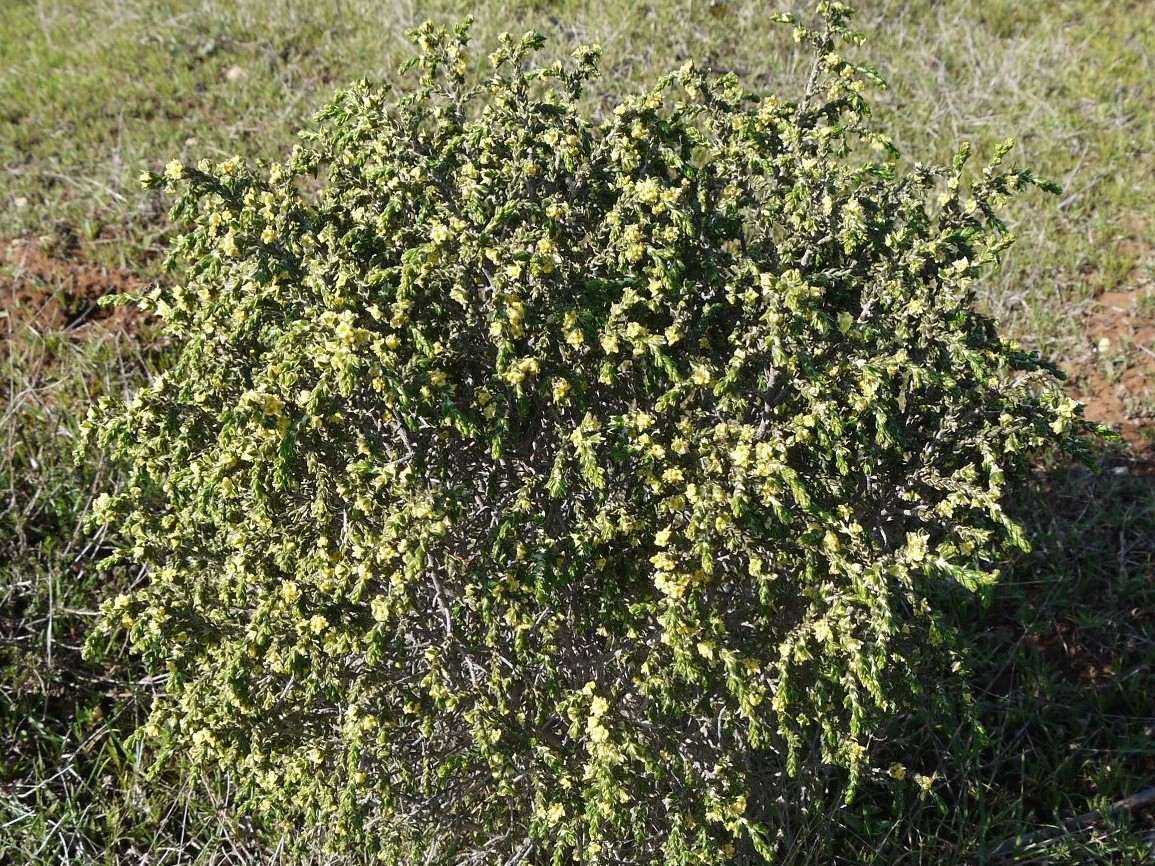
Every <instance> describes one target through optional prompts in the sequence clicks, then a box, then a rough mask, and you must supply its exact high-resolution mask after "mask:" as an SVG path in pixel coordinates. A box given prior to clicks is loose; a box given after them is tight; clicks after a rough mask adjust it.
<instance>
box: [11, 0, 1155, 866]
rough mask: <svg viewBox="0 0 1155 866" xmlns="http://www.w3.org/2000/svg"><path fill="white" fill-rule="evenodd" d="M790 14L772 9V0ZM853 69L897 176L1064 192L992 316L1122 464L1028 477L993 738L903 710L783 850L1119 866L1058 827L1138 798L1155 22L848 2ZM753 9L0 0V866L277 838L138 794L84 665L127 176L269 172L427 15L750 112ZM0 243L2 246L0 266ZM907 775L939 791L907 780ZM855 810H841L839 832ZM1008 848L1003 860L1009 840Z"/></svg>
mask: <svg viewBox="0 0 1155 866" xmlns="http://www.w3.org/2000/svg"><path fill="white" fill-rule="evenodd" d="M781 5H787V6H788V5H790V4H781ZM862 6H863V7H864V8H863V10H862V15H861V16H860V19H859V25H860V27H861V28H862V29H863V30H865V31H866V32H867V33H868V35H869V37H870V39H869V41H868V43H867V45H866V46H865V48H864V49H862V53H863V54H864V56H866V57H869V58H870V59H872V60H873V61H874V62H875V63H876V64H877V65H878V66H879V67H880V68H881V71H882V72H883V73H884V75H885V77H886V78H887V79H888V80H889V81H890V82H891V85H892V87H891V89H890V90H889V91H888V92H887V93H885V94H881V95H879V96H878V98H877V100H876V111H877V114H878V116H879V120H880V121H881V122H882V123H883V124H884V125H886V126H887V127H888V128H890V129H891V130H892V131H893V133H894V134H895V136H896V139H897V141H898V143H899V145H900V147H901V148H902V150H903V152H904V153H905V154H906V156H907V158H908V159H910V160H911V161H914V160H922V161H932V160H936V161H941V160H945V159H949V157H950V156H951V154H952V153H953V151H954V149H955V147H956V146H957V144H958V143H959V142H960V141H962V140H970V141H972V142H973V143H974V144H975V148H976V151H977V152H978V154H979V155H980V156H981V155H984V154H987V153H989V152H990V151H991V149H992V148H993V146H994V144H995V143H997V142H999V141H1002V140H1003V139H1005V138H1008V137H1014V138H1016V139H1017V140H1018V141H1019V142H1020V147H1019V150H1018V151H1017V153H1018V154H1019V157H1020V158H1021V159H1022V161H1024V162H1025V163H1027V164H1029V165H1031V166H1032V167H1033V168H1035V169H1036V170H1037V171H1039V172H1040V173H1042V174H1044V175H1047V176H1049V177H1051V178H1053V179H1055V180H1057V181H1059V182H1060V183H1062V184H1063V186H1064V193H1063V194H1062V195H1061V196H1059V197H1057V198H1054V199H1046V198H1045V197H1043V196H1041V195H1038V194H1033V195H1032V196H1029V197H1027V198H1024V199H1022V200H1020V201H1018V202H1016V203H1014V204H1013V205H1012V207H1011V211H1010V222H1011V224H1012V226H1013V227H1014V228H1015V230H1016V231H1017V232H1018V233H1019V234H1020V235H1021V238H1022V240H1021V243H1020V244H1019V246H1018V247H1017V248H1016V250H1015V251H1014V252H1013V254H1012V255H1011V256H1010V257H1009V258H1008V260H1007V263H1006V266H1005V268H1004V270H1003V272H1002V273H1001V274H1000V275H999V276H998V277H997V279H995V280H993V281H992V282H991V283H990V284H989V285H988V286H986V287H985V294H984V302H985V303H986V304H987V305H988V306H989V307H990V309H991V310H992V311H993V312H994V313H995V314H996V315H998V316H999V318H1000V319H1001V320H1002V321H1003V322H1004V325H1005V327H1006V328H1007V330H1008V331H1009V332H1011V333H1013V334H1014V335H1015V336H1016V337H1017V338H1018V339H1020V340H1021V341H1022V342H1024V343H1026V344H1028V345H1030V346H1032V347H1037V348H1039V349H1041V350H1043V351H1044V352H1046V353H1047V354H1049V355H1051V356H1052V357H1055V358H1057V359H1059V360H1060V361H1061V362H1062V363H1063V365H1064V366H1065V367H1066V368H1067V369H1068V371H1069V372H1070V373H1071V374H1072V389H1073V390H1074V391H1075V392H1076V393H1079V394H1081V395H1082V396H1084V397H1085V398H1086V399H1087V400H1088V405H1089V406H1090V410H1091V414H1092V415H1094V416H1095V417H1097V418H1099V419H1101V420H1106V421H1108V422H1110V423H1113V424H1115V425H1116V426H1118V427H1119V428H1120V429H1121V430H1122V431H1123V432H1124V434H1125V435H1126V436H1127V437H1128V439H1129V440H1130V441H1131V442H1132V443H1133V444H1134V445H1135V446H1137V450H1135V451H1132V452H1120V453H1118V454H1114V455H1108V456H1107V458H1106V466H1107V471H1106V472H1105V473H1104V474H1102V475H1100V476H1092V475H1089V474H1087V473H1086V472H1085V471H1082V470H1079V469H1076V468H1070V467H1064V466H1055V467H1047V468H1041V469H1040V474H1039V482H1038V484H1037V485H1036V487H1035V489H1034V490H1032V491H1031V492H1029V493H1028V494H1027V496H1026V497H1025V498H1024V500H1023V502H1022V503H1020V508H1021V513H1022V514H1023V517H1024V520H1025V521H1026V523H1027V525H1028V526H1029V528H1030V529H1031V532H1032V535H1033V538H1034V539H1035V542H1036V552H1035V553H1034V554H1033V555H1032V556H1030V557H1025V558H1023V559H1021V560H1020V561H1017V562H1014V563H1011V564H1009V566H1008V569H1007V579H1006V581H1005V582H1004V584H1003V586H1002V587H1001V588H1000V590H999V591H998V592H997V593H996V595H995V597H994V598H993V599H992V601H991V603H990V605H989V606H987V607H986V608H984V609H978V608H976V609H975V610H974V611H972V612H970V614H971V625H970V627H971V628H972V629H973V631H974V634H975V636H976V642H975V649H974V658H973V660H972V669H973V677H974V684H975V689H976V694H977V696H978V699H979V700H980V703H981V709H982V715H983V718H984V720H985V723H986V726H987V730H988V734H989V737H988V740H987V741H986V742H962V741H961V740H960V738H959V736H958V735H957V734H956V733H955V732H952V731H943V730H935V729H933V728H930V727H926V726H923V725H921V724H920V722H919V720H918V719H906V720H902V721H901V723H900V724H898V725H896V726H895V728H894V730H892V731H887V732H881V735H882V736H884V737H885V739H886V740H887V742H886V744H885V746H884V748H886V749H889V750H890V751H891V752H892V757H893V759H894V761H895V762H896V763H902V764H903V765H904V766H905V767H907V768H908V770H907V773H908V777H907V779H906V780H904V781H903V782H901V783H899V782H897V781H896V780H894V779H882V780H879V782H878V784H877V785H876V786H875V787H873V788H871V787H868V789H867V791H866V792H865V793H864V794H863V798H862V801H861V802H860V803H859V809H858V811H857V813H856V814H857V817H855V818H854V819H853V820H851V819H849V818H848V819H847V821H846V830H845V833H844V834H843V835H841V836H839V837H838V838H836V839H828V840H827V844H825V845H823V844H820V843H819V842H818V840H816V839H814V838H811V837H808V836H807V834H805V833H801V834H800V836H799V839H798V844H797V846H796V847H797V851H796V856H797V862H831V861H832V860H834V861H836V862H848V863H855V862H867V861H868V860H870V859H871V858H872V857H873V859H874V860H875V862H879V863H899V862H909V863H970V862H976V863H977V862H992V863H993V862H1040V863H1044V862H1045V863H1071V864H1082V863H1095V862H1103V863H1130V862H1144V861H1145V858H1148V857H1149V856H1150V855H1149V850H1150V849H1149V847H1148V842H1147V841H1146V840H1147V839H1148V838H1150V836H1151V830H1152V822H1151V819H1150V817H1149V814H1148V813H1147V812H1145V811H1144V810H1143V809H1135V810H1131V811H1127V810H1122V811H1117V812H1112V813H1110V814H1109V815H1107V816H1106V817H1104V818H1102V819H1096V820H1087V821H1083V822H1081V823H1080V822H1079V821H1078V819H1079V817H1080V816H1084V815H1086V814H1088V813H1091V812H1093V811H1095V810H1100V809H1103V808H1104V807H1106V806H1108V805H1110V804H1111V803H1114V802H1116V801H1118V800H1120V799H1122V798H1125V797H1127V796H1129V795H1132V794H1135V793H1136V792H1140V791H1143V790H1146V789H1148V788H1150V787H1151V786H1152V785H1155V745H1153V743H1155V709H1153V707H1155V700H1152V675H1151V671H1152V664H1153V663H1155V613H1153V612H1155V562H1153V557H1155V474H1153V471H1152V466H1153V464H1152V463H1151V462H1150V460H1149V446H1150V445H1151V443H1152V439H1151V436H1150V431H1151V430H1152V429H1153V428H1152V426H1151V420H1152V418H1153V417H1155V402H1153V401H1152V398H1151V392H1150V388H1151V385H1152V382H1153V381H1155V355H1153V354H1151V353H1152V351H1153V350H1155V289H1153V283H1152V278H1151V273H1152V267H1153V266H1155V219H1153V218H1152V217H1151V215H1150V204H1149V203H1150V202H1151V201H1155V153H1153V150H1152V144H1151V142H1153V141H1155V76H1152V68H1151V67H1152V52H1153V51H1155V3H1152V2H1149V0H1133V2H1124V0H1071V2H1067V3H1060V4H1023V3H1018V2H1014V0H972V2H964V0H941V2H931V0H879V2H865V0H864V2H863V3H862ZM768 11H769V9H768V8H767V7H764V6H763V5H762V4H761V3H756V2H746V0H730V2H726V0H651V2H648V3H621V2H612V3H611V2H608V0H593V2H589V3H585V4H578V3H574V2H570V0H556V2H550V0H505V2H501V0H493V2H489V3H478V4H475V5H473V6H471V7H468V8H467V6H466V5H465V4H463V3H460V2H456V3H455V2H449V0H434V2H430V3H423V4H420V5H418V4H416V3H413V2H398V3H392V4H382V3H378V2H371V0H317V2H313V3H309V4H296V3H291V2H288V0H234V2H230V3H225V2H216V0H205V2H201V3H196V4H190V3H185V2H178V0H134V2H128V0H72V2H68V3H61V2H49V0H39V2H33V0H12V2H7V3H3V4H0V169H2V170H0V756H2V760H3V764H2V765H0V863H3V862H9V863H13V864H24V863H34V864H35V863H44V864H49V863H116V862H141V861H142V860H143V859H144V858H145V857H146V855H147V857H148V858H149V859H148V862H150V863H153V864H156V863H182V864H183V863H194V862H195V863H226V862H227V863H238V864H240V863H243V864H255V863H268V862H278V861H279V860H280V855H279V853H278V849H277V848H276V839H275V838H270V837H268V836H267V834H262V833H261V832H260V828H254V827H250V826H248V825H247V824H246V823H245V821H244V819H243V818H240V817H236V816H235V815H234V814H233V812H232V811H231V810H230V809H229V806H228V804H229V796H230V793H229V788H228V780H227V779H225V780H193V781H189V780H187V779H182V778H181V776H180V774H179V773H176V772H162V773H160V774H159V775H158V776H156V777H155V778H151V779H143V778H142V777H141V776H140V774H139V770H140V767H141V766H143V765H144V764H145V763H147V758H148V756H147V754H145V753H144V752H143V751H142V747H141V746H139V745H137V744H135V743H134V742H133V741H132V740H130V739H129V735H130V733H131V731H132V730H133V729H134V727H135V725H136V724H137V722H138V721H139V720H140V718H141V717H142V714H143V713H144V712H146V711H147V707H148V703H149V700H150V695H151V689H152V688H153V687H154V683H153V682H152V681H151V680H150V679H149V677H148V672H147V671H145V670H142V669H140V668H139V666H138V665H137V664H136V663H135V662H134V661H133V660H132V659H131V658H129V657H126V656H125V655H124V654H123V652H122V647H120V646H119V645H110V646H108V647H106V648H105V651H104V652H103V653H102V654H101V656H100V657H99V658H96V659H93V660H91V661H89V662H85V661H82V660H81V658H80V655H79V647H80V645H81V644H82V643H83V640H84V635H85V633H86V631H87V629H88V626H89V624H90V623H91V621H92V611H93V609H94V607H95V605H96V604H97V603H98V601H99V599H100V598H102V597H104V596H106V595H108V594H110V593H111V592H114V591H115V590H116V589H117V588H118V587H120V586H123V585H124V584H126V583H128V582H131V581H133V580H136V579H138V577H139V576H138V575H135V574H132V573H127V572H125V573H112V574H105V573H99V572H97V571H96V570H95V563H96V562H97V561H98V560H99V559H100V557H101V551H102V548H103V547H104V544H105V542H104V539H102V538H101V537H100V535H99V534H94V533H93V532H91V531H89V530H87V529H85V528H84V525H83V518H84V515H85V513H86V512H87V510H88V508H89V504H90V502H91V500H92V498H93V496H94V495H95V494H94V491H96V490H97V489H107V487H108V486H109V485H115V484H117V483H119V481H118V479H117V478H116V477H114V476H112V475H111V474H110V471H109V470H108V469H107V468H106V467H102V466H94V465H82V466H80V467H76V466H74V465H73V463H72V461H71V458H70V453H71V448H72V441H73V438H74V436H75V433H76V430H77V426H78V424H79V421H80V419H81V418H82V417H83V415H84V412H85V407H86V406H87V404H88V403H89V402H91V401H92V400H93V399H94V398H95V397H96V396H98V395H101V394H111V395H118V394H123V393H125V392H126V391H127V390H129V389H131V388H132V386H133V384H134V383H136V382H140V381H142V380H143V378H144V377H147V376H148V374H149V371H150V370H153V369H155V368H156V366H157V365H159V364H163V362H164V347H163V346H160V345H157V344H156V343H155V341H154V340H152V339H151V336H150V331H149V326H148V323H140V322H134V321H132V320H130V319H128V318H125V317H113V318H107V319H98V318H97V315H98V314H97V312H96V311H95V310H94V309H93V307H92V303H91V302H92V300H93V299H94V298H95V297H96V296H97V295H99V294H102V293H104V292H107V291H109V290H115V289H118V288H131V287H134V286H137V285H140V284H141V283H142V282H144V281H147V280H149V279H152V278H155V277H156V276H157V274H158V273H159V267H158V265H159V258H160V254H161V251H162V248H163V245H164V241H165V237H166V234H167V232H168V230H169V229H168V226H167V223H166V221H165V218H164V207H165V205H164V203H163V202H162V201H160V200H158V199H155V198H153V197H151V196H149V195H146V194H143V193H141V192H139V191H138V188H137V186H136V176H137V175H138V174H139V172H140V170H141V169H142V168H145V167H149V168H153V169H157V168H159V167H160V166H162V165H163V164H164V162H166V161H167V160H168V159H170V158H172V157H174V156H178V157H182V158H185V159H190V160H194V161H195V159H197V158H200V157H202V156H207V157H210V158H216V157H221V156H224V155H231V154H233V153H242V154H244V155H246V156H250V157H259V156H266V157H267V156H273V155H276V154H279V153H281V152H283V151H284V150H285V149H286V148H287V147H288V146H289V145H290V144H291V141H292V132H293V130H294V129H295V128H297V127H299V126H300V125H301V124H303V123H306V122H307V120H308V117H309V115H310V113H311V111H312V110H313V109H314V108H316V107H317V106H319V105H320V104H321V103H322V102H323V101H324V100H325V98H326V97H327V96H328V95H329V93H330V92H331V91H332V89H333V88H334V87H336V86H339V85H341V84H343V83H345V82H347V81H349V80H352V79H355V78H358V77H361V76H370V77H391V76H392V75H393V74H394V73H393V70H394V69H395V68H396V66H397V64H398V62H399V61H400V60H401V59H402V58H403V57H404V56H406V53H407V43H406V41H405V39H404V36H403V32H404V29H405V28H406V27H408V26H411V25H413V24H415V23H417V22H418V21H419V19H421V18H424V17H434V18H441V19H443V20H454V19H456V18H457V17H459V16H460V15H461V14H463V13H465V12H472V13H474V14H475V15H476V17H477V25H476V27H475V32H476V34H477V35H478V37H479V39H480V40H481V41H482V42H485V41H488V40H490V39H492V36H493V35H494V34H495V33H497V32H498V31H501V30H511V31H514V32H520V31H523V30H525V29H528V28H530V27H532V28H535V29H539V30H541V31H543V32H544V33H545V34H546V35H547V36H548V37H549V38H550V40H551V46H552V48H551V49H550V50H553V51H556V52H557V53H558V54H559V55H560V54H563V53H565V52H567V51H568V49H569V48H570V47H572V45H574V44H576V43H581V42H589V41H597V42H600V43H601V44H602V45H603V46H604V48H605V51H606V54H605V63H604V70H605V76H604V90H603V92H602V93H600V94H594V95H593V97H592V98H593V99H594V100H595V101H596V103H597V104H596V105H595V108H597V109H599V110H601V109H605V108H608V107H609V106H612V104H613V101H614V97H615V96H616V95H617V94H621V93H624V92H629V91H630V90H633V89H635V88H637V87H639V86H641V85H642V84H644V83H646V82H648V81H651V80H652V79H653V78H654V77H655V76H656V75H657V74H658V73H659V72H661V71H665V70H667V69H669V68H672V67H674V66H676V65H678V64H679V63H680V62H681V61H682V60H684V59H686V58H688V57H694V58H696V59H697V60H699V61H700V62H702V63H703V64H707V65H710V66H713V67H715V68H717V69H728V70H733V71H735V72H737V73H738V74H739V75H740V77H741V78H742V79H743V81H744V82H745V83H746V85H747V86H748V87H750V88H752V89H758V90H779V89H781V90H787V91H791V92H797V91H798V89H799V88H800V87H801V79H802V77H803V74H804V73H803V70H802V69H801V68H800V65H799V63H800V61H799V60H798V57H797V55H796V54H795V53H794V49H793V46H792V45H791V44H790V42H789V34H788V33H787V32H779V29H778V28H773V27H771V26H770V25H768V24H767V23H766V17H767V13H768ZM14 241H18V242H17V243H13V242H14ZM920 779H929V780H931V782H930V783H929V785H928V787H927V790H925V791H924V790H923V787H922V785H921V784H920ZM848 814H849V813H848ZM1016 840H1017V841H1016Z"/></svg>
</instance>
